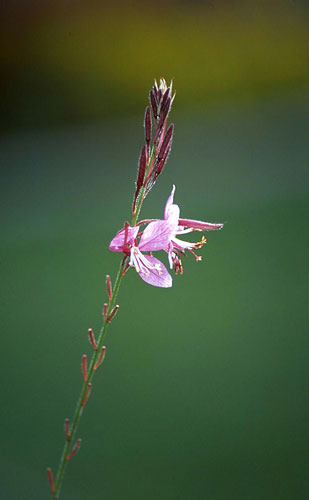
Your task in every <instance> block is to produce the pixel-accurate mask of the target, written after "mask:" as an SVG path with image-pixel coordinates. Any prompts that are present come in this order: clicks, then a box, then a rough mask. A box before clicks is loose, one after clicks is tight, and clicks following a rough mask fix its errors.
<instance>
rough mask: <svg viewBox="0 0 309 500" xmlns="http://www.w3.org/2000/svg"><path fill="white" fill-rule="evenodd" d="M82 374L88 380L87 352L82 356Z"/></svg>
mask: <svg viewBox="0 0 309 500" xmlns="http://www.w3.org/2000/svg"><path fill="white" fill-rule="evenodd" d="M82 374H83V377H84V381H85V382H86V381H87V354H83V356H82Z"/></svg>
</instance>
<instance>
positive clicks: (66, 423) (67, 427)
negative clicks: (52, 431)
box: [64, 418, 71, 441]
mask: <svg viewBox="0 0 309 500" xmlns="http://www.w3.org/2000/svg"><path fill="white" fill-rule="evenodd" d="M64 432H65V435H66V438H67V441H71V436H70V420H69V419H68V418H66V419H65V421H64Z"/></svg>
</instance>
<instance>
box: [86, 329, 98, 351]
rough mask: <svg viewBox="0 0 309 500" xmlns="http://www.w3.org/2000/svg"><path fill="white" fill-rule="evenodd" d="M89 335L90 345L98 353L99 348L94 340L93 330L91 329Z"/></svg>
mask: <svg viewBox="0 0 309 500" xmlns="http://www.w3.org/2000/svg"><path fill="white" fill-rule="evenodd" d="M88 335H89V340H90V344H91V345H92V347H93V348H94V350H95V351H96V350H97V348H98V347H97V344H96V341H95V338H94V334H93V331H92V328H89V330H88Z"/></svg>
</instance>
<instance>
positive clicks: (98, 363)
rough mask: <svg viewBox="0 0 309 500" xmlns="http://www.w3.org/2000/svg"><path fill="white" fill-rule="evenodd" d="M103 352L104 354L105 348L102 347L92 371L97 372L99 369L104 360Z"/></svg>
mask: <svg viewBox="0 0 309 500" xmlns="http://www.w3.org/2000/svg"><path fill="white" fill-rule="evenodd" d="M105 352H106V347H105V345H104V346H103V347H102V349H101V352H100V354H99V357H98V360H97V362H96V364H95V365H94V368H93V369H94V370H97V369H98V368H99V366H100V364H101V363H103V361H104V358H105Z"/></svg>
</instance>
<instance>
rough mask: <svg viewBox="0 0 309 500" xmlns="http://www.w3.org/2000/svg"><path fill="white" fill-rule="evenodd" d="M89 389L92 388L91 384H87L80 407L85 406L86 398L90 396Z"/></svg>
mask: <svg viewBox="0 0 309 500" xmlns="http://www.w3.org/2000/svg"><path fill="white" fill-rule="evenodd" d="M91 387H92V384H91V383H89V384H88V385H87V389H86V392H85V394H84V397H83V400H82V402H81V406H85V404H86V402H87V399H88V398H89V396H90V391H91Z"/></svg>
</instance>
